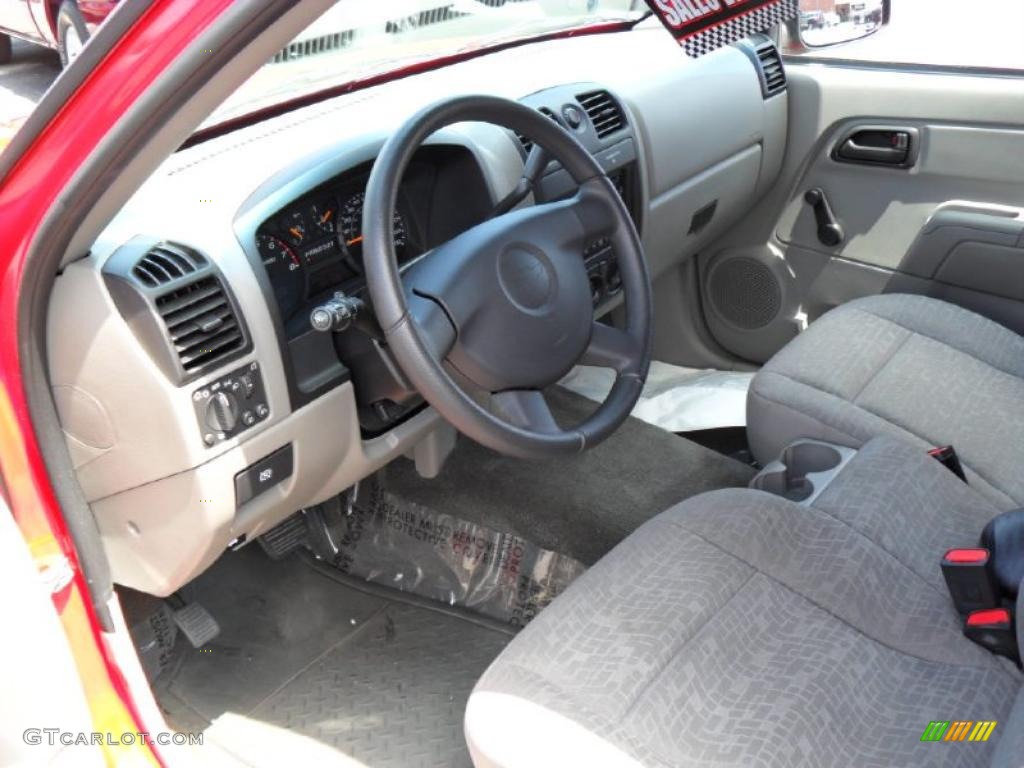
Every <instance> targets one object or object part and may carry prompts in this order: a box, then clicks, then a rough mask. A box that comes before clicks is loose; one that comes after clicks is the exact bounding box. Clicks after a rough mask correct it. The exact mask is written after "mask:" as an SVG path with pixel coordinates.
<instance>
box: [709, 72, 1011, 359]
mask: <svg viewBox="0 0 1024 768" xmlns="http://www.w3.org/2000/svg"><path fill="white" fill-rule="evenodd" d="M787 74H788V76H789V130H790V133H789V142H788V146H787V156H786V160H785V163H784V167H783V171H782V176H781V178H780V180H779V182H778V183H777V185H776V186H775V188H774V189H773V190H772V191H771V192H770V193H769V195H768V197H767V198H766V199H765V200H763V201H761V203H759V204H758V206H756V207H755V209H754V210H752V211H751V212H750V214H749V215H748V216H747V218H746V220H745V222H744V224H743V225H741V226H740V227H737V228H736V230H735V231H734V232H732V233H730V235H729V236H728V238H726V239H723V240H721V241H719V242H718V243H716V244H715V247H714V248H712V249H709V250H707V251H706V252H704V253H702V254H701V256H700V260H699V267H700V275H701V276H700V280H701V297H702V306H703V307H704V317H705V320H706V322H707V326H708V330H709V331H710V333H711V335H712V336H713V338H714V339H715V341H717V342H718V343H719V344H720V345H721V346H722V347H724V348H725V349H726V350H727V351H729V352H731V353H732V354H735V355H737V356H738V357H742V358H744V359H747V360H751V361H754V362H763V361H764V360H766V359H767V358H768V357H770V356H771V355H772V354H774V352H775V351H777V350H778V349H779V348H780V347H781V346H782V345H783V344H784V343H785V342H786V341H787V340H789V339H790V338H792V337H793V336H794V335H795V334H796V333H798V332H799V330H800V329H801V328H802V327H803V326H804V325H805V323H806V322H807V321H808V320H814V319H815V318H816V317H817V316H819V315H820V314H822V313H823V312H825V311H827V310H828V309H830V308H832V307H833V306H836V305H837V304H840V303H843V302H845V301H849V300H851V299H853V298H857V297H859V296H864V295H870V294H875V293H881V292H892V291H902V292H913V293H923V294H929V295H934V296H937V297H941V298H944V299H947V300H950V301H954V302H956V303H959V304H962V305H964V306H967V307H969V308H971V309H974V310H975V311H979V312H982V313H983V314H986V315H988V316H990V317H993V318H995V319H997V320H998V321H1000V322H1002V323H1004V324H1006V325H1008V326H1010V327H1012V328H1014V329H1016V330H1018V331H1019V332H1024V111H1022V109H1021V105H1022V104H1024V79H1021V78H1014V77H1006V76H999V77H997V76H986V75H984V74H978V73H971V74H967V73H965V74H949V73H937V72H927V71H923V70H921V71H914V70H896V69H885V68H884V67H874V66H859V65H853V64H849V63H845V64H822V63H811V62H803V61H800V62H793V61H789V62H787ZM880 127H881V128H886V129H900V130H905V131H907V132H908V135H909V137H910V140H911V142H912V143H913V146H912V152H910V153H909V154H908V162H907V163H905V165H907V166H909V167H901V166H895V165H885V164H880V163H879V164H860V163H851V162H844V161H843V159H842V158H837V157H835V154H836V150H837V147H838V146H841V145H842V144H843V142H845V140H846V138H848V137H849V136H850V135H851V134H857V132H858V131H861V130H864V129H873V128H880ZM862 138H864V139H865V140H866V141H868V142H876V143H877V137H872V136H870V135H868V136H864V137H862ZM815 188H820V189H821V190H822V191H823V192H824V194H825V197H826V198H827V201H828V203H829V205H830V207H831V209H832V211H833V213H834V215H835V219H836V221H837V223H838V224H839V226H840V227H841V229H842V231H843V239H842V241H841V242H839V243H832V242H829V238H827V237H820V236H819V220H818V219H816V216H815V210H814V207H813V206H812V205H811V204H809V203H808V201H807V199H806V198H805V195H806V193H807V192H808V190H811V189H815ZM731 260H743V263H744V264H747V265H750V264H751V261H753V262H758V263H760V264H761V265H762V266H763V267H764V269H763V270H762V271H761V272H762V273H761V274H758V273H757V272H756V271H754V270H749V271H746V272H744V271H742V270H739V269H734V270H726V269H723V268H722V264H723V263H728V262H730V261H731ZM769 273H770V275H771V276H773V278H774V279H770V277H769ZM727 274H736V275H739V276H740V277H739V282H738V283H737V284H736V285H735V286H734V288H735V290H734V293H735V296H736V302H738V301H739V300H740V299H742V300H743V301H753V302H761V303H767V304H768V305H770V307H771V308H773V309H775V308H777V311H775V312H774V314H773V315H772V316H771V317H770V319H764V318H762V322H759V323H757V324H754V323H749V322H746V323H745V322H742V320H743V319H744V318H743V316H742V315H741V314H737V313H730V312H729V311H721V307H722V306H723V305H725V304H727V302H723V301H722V299H721V298H720V297H722V296H727V295H728V289H729V286H728V285H723V283H722V279H721V275H727ZM765 285H767V286H768V288H767V289H765V288H764V287H763V286H765ZM765 290H767V291H769V292H770V293H771V297H772V299H771V301H770V302H765V301H763V299H764V297H765V296H766V295H767V294H766V293H764V291H765ZM716 297H719V298H718V299H717V300H716ZM736 302H734V303H736ZM766 317H767V316H766ZM754 325H756V326H757V327H752V326H754Z"/></svg>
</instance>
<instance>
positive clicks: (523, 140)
mask: <svg viewBox="0 0 1024 768" xmlns="http://www.w3.org/2000/svg"><path fill="white" fill-rule="evenodd" d="M537 111H538V112H540V113H541V114H542V115H544V116H545V117H548V118H550V119H552V120H554V121H555V122H556V123H559V125H561V123H560V122H559V120H558V115H556V114H555V113H554V112H553V111H552V110H550V109H548V108H547V107H541V108H540V109H539V110H537ZM516 138H517V139H519V143H520V144H521V145H522V147H523V149H524V150H525V151H526V154H530V150H531V149H533V142H532V141H531V140H530V139H528V138H527V137H526V136H524V135H523V134H521V133H519V132H518V131H516Z"/></svg>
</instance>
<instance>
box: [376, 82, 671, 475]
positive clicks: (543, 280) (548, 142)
mask: <svg viewBox="0 0 1024 768" xmlns="http://www.w3.org/2000/svg"><path fill="white" fill-rule="evenodd" d="M463 121H477V122H484V123H491V124H494V125H498V126H502V127H504V128H510V129H512V130H513V131H517V132H518V133H520V134H522V135H525V136H528V137H530V138H531V139H533V140H534V142H535V147H534V149H533V150H532V151H531V154H530V158H529V159H528V160H527V163H526V166H527V170H526V172H525V175H524V179H523V181H521V182H520V184H521V185H522V184H523V183H524V182H525V183H527V184H529V185H530V186H532V183H533V180H534V179H533V178H531V176H532V175H539V173H540V172H541V171H542V170H543V168H544V166H546V164H547V157H546V156H545V154H546V153H550V155H551V156H553V157H554V159H556V160H557V161H558V162H559V163H561V165H562V167H563V168H564V169H565V170H566V171H567V172H568V173H569V175H570V176H571V177H572V178H573V179H574V180H575V182H576V183H577V184H578V185H579V189H578V191H577V192H576V194H575V195H573V196H572V197H570V198H568V199H565V200H560V201H557V202H552V203H545V204H541V205H534V206H531V207H524V208H517V209H515V210H512V211H510V212H508V213H504V214H500V215H497V216H494V217H493V218H491V219H489V220H487V221H485V222H483V223H482V224H479V225H477V226H475V227H473V228H471V229H469V230H468V231H466V232H463V233H462V234H461V235H458V236H457V237H455V238H453V239H451V240H449V241H448V242H446V243H444V244H443V245H440V246H438V247H436V248H434V249H433V250H431V251H428V252H427V253H425V254H424V255H423V256H421V257H420V258H419V259H417V260H416V261H415V262H413V263H412V264H411V265H409V266H408V267H407V268H406V269H404V270H401V271H400V270H399V266H398V260H397V258H396V256H395V242H394V231H393V221H394V210H395V200H396V198H397V195H398V186H399V183H400V182H401V179H402V176H403V173H404V172H405V169H406V166H407V165H408V163H409V160H410V159H411V157H412V156H413V153H414V152H415V151H416V150H417V148H419V146H420V145H421V144H422V143H423V141H424V140H425V139H426V138H427V137H428V136H430V135H431V134H433V133H434V132H435V131H437V130H439V129H441V128H444V127H445V126H447V125H451V124H453V123H458V122H463ZM541 148H542V149H541ZM538 163H539V166H538ZM531 166H532V168H533V169H534V170H533V172H532V173H531V171H530V169H531ZM440 202H441V204H443V201H440ZM363 211H364V212H363V264H364V270H365V274H366V283H367V288H368V289H369V294H370V299H371V301H372V304H373V310H374V313H375V314H376V316H377V321H378V322H379V324H380V327H381V329H382V330H383V332H384V337H385V340H386V342H387V344H388V347H389V348H390V350H391V352H392V353H393V355H394V357H395V359H396V361H397V363H398V365H399V367H400V368H401V369H402V371H403V372H404V373H405V375H406V377H407V378H408V379H409V381H410V382H411V383H412V385H413V386H414V387H415V388H416V389H417V390H418V391H419V393H420V394H421V395H422V396H423V398H424V399H425V400H426V401H427V402H428V403H430V404H431V405H432V406H433V407H434V408H436V409H437V411H438V412H439V413H440V414H441V416H443V417H444V418H445V419H446V420H447V421H448V422H449V423H451V424H452V425H453V426H454V427H455V428H456V429H457V430H459V431H460V432H462V433H463V434H465V435H467V436H469V437H470V438H472V439H474V440H476V441H477V442H479V443H481V444H483V445H485V446H487V447H489V448H492V449H494V450H496V451H498V452H500V453H504V454H507V455H511V456H517V457H522V458H536V457H546V456H556V455H562V454H571V453H577V452H580V451H583V450H584V449H586V448H590V447H592V446H594V445H596V444H597V443H599V442H601V441H602V440H604V439H605V438H606V437H608V436H609V435H610V434H611V433H612V432H614V431H615V429H616V428H617V427H618V426H619V425H620V424H622V422H623V421H624V420H625V419H626V417H627V416H628V415H629V413H630V411H631V410H632V409H633V406H634V405H636V401H637V398H638V397H639V396H640V391H641V389H642V387H643V384H644V381H645V380H646V378H647V371H648V368H649V366H650V360H651V314H652V300H651V285H650V278H649V276H648V273H647V266H646V262H645V260H644V255H643V248H642V246H641V245H640V240H639V237H638V236H637V232H636V228H635V227H634V226H633V221H632V219H631V217H630V215H629V212H628V211H627V210H626V206H625V205H624V204H623V202H622V200H621V199H620V198H619V195H618V194H617V193H616V191H615V188H614V186H613V185H612V183H611V181H610V180H609V179H608V177H607V176H606V175H605V174H604V172H603V171H602V170H601V167H600V165H598V163H597V161H596V160H595V159H594V158H593V157H592V156H591V155H590V153H589V152H587V150H586V149H584V147H583V146H582V145H581V144H580V143H579V142H578V141H577V140H576V139H575V138H573V137H572V136H571V135H570V134H569V133H567V132H566V131H564V130H563V129H562V128H561V127H559V126H558V125H556V124H555V123H554V122H553V121H552V120H551V119H550V118H548V117H545V116H544V115H542V114H541V113H539V112H537V111H535V110H533V109H530V108H529V107H526V106H524V105H522V104H519V103H517V102H514V101H510V100H507V99H502V98H496V97H490V96H463V97H457V98H451V99H445V100H443V101H441V102H439V103H437V104H435V105H433V106H430V107H427V108H425V109H423V110H421V111H420V112H418V113H417V114H415V115H414V116H413V117H412V118H410V119H409V121H408V122H406V123H405V125H403V126H402V127H401V128H400V129H399V130H398V131H397V132H396V133H394V134H393V135H392V136H391V137H390V138H389V139H388V141H387V142H386V143H385V145H384V147H383V149H382V150H381V153H380V155H379V156H378V158H377V160H376V162H375V163H374V165H373V170H372V172H371V174H370V180H369V184H368V186H367V189H366V198H365V202H364V209H363ZM602 237H607V238H609V239H610V240H611V243H612V246H613V248H614V250H615V254H616V256H617V258H618V263H619V270H620V274H621V276H622V286H623V291H624V295H625V320H626V321H625V326H626V327H625V329H623V330H620V329H617V328H613V327H612V326H609V325H605V324H603V323H600V322H597V321H595V319H594V313H593V304H592V298H591V291H590V282H589V279H588V276H587V271H586V266H585V264H584V258H583V250H584V248H585V246H586V245H588V244H590V243H593V242H594V241H596V240H598V239H599V238H602ZM577 363H583V364H586V365H596V366H601V367H607V368H611V369H613V370H614V371H615V374H616V377H615V384H614V385H613V386H612V389H611V391H610V392H609V393H608V396H607V397H606V398H605V400H604V402H603V403H602V404H601V405H600V407H599V408H598V409H597V410H596V411H595V412H594V413H593V414H592V415H591V416H590V417H588V418H587V419H586V420H585V421H584V422H583V423H582V424H580V425H578V426H576V427H574V428H572V429H562V428H561V427H559V426H558V424H557V423H556V422H555V420H554V418H553V417H552V414H551V410H550V408H549V406H548V404H547V402H546V401H545V399H544V395H543V393H542V390H543V388H545V387H547V386H550V385H552V384H554V383H556V382H557V381H558V380H559V379H561V378H562V377H563V376H565V374H567V373H568V372H569V371H570V370H572V368H573V366H574V365H576V364H577Z"/></svg>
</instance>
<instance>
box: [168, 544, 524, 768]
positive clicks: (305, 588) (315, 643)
mask: <svg viewBox="0 0 1024 768" xmlns="http://www.w3.org/2000/svg"><path fill="white" fill-rule="evenodd" d="M187 596H188V597H189V599H198V600H199V601H200V602H201V603H202V604H203V605H204V606H205V607H206V608H207V609H208V610H209V611H210V612H211V613H212V614H213V615H214V617H215V618H216V619H217V620H218V622H219V623H220V625H221V634H220V636H219V637H218V638H216V639H215V640H213V641H212V642H211V643H209V644H208V645H207V646H206V647H205V648H203V649H202V650H195V649H193V648H192V647H191V646H189V645H188V643H187V642H185V641H184V639H183V638H179V641H178V644H177V646H176V648H175V652H176V653H177V654H178V658H177V659H176V660H175V662H173V663H172V665H171V666H170V667H169V668H168V669H167V671H166V672H165V673H164V674H163V675H161V677H160V678H158V679H157V681H156V683H155V685H154V690H155V691H156V694H157V700H158V701H159V703H160V705H161V707H162V708H163V709H164V711H165V713H166V714H167V716H168V719H169V721H170V722H171V723H172V724H173V725H175V726H176V727H178V728H179V729H181V730H185V731H193V732H194V731H198V730H204V731H205V744H204V746H203V747H201V748H199V749H200V750H201V751H205V752H206V753H207V755H205V756H209V755H216V756H218V757H220V756H221V755H223V754H224V753H226V754H228V755H230V756H231V757H232V758H233V759H234V760H235V761H236V763H237V764H241V765H246V766H279V765H284V764H295V765H301V764H305V763H306V762H308V761H313V762H315V763H316V764H317V765H329V766H334V765H337V766H354V765H363V766H367V768H391V766H396V767H397V766H413V767H415V766H425V767H432V766H438V767H440V766H469V765H470V762H469V754H468V752H467V751H466V747H465V741H464V738H463V736H462V714H463V711H464V709H465V704H466V699H467V698H468V696H469V692H470V690H472V687H473V684H474V683H475V682H476V680H477V679H478V678H479V677H480V675H481V674H482V673H483V671H484V669H485V668H486V667H487V665H488V664H489V663H490V662H491V660H492V659H493V658H494V657H495V656H497V655H498V653H499V652H500V651H501V649H502V648H503V647H504V646H505V644H506V643H507V642H508V640H509V639H510V635H509V634H508V633H507V632H501V631H496V630H494V629H491V628H489V627H487V626H481V625H480V624H478V623H471V622H468V621H465V620H463V619H460V618H458V617H457V616H452V615H446V614H443V613H440V612H437V611H433V610H428V609H425V608H421V607H417V606H415V605H409V604H403V603H401V602H395V601H391V600H388V599H385V598H382V597H380V596H377V595H370V594H365V593H363V592H360V591H356V590H353V589H350V588H348V587H346V586H344V585H343V584H340V583H338V582H337V581H335V580H332V579H330V578H326V577H324V576H323V575H322V574H321V573H319V572H318V571H317V570H315V569H314V568H311V567H310V566H309V565H308V564H307V563H306V562H305V561H304V559H303V558H302V557H301V556H299V555H292V556H289V557H287V558H285V559H283V560H280V561H273V560H270V559H269V558H268V557H266V556H265V555H264V553H263V552H262V551H261V550H259V549H258V548H257V547H248V548H246V549H243V550H241V551H239V552H235V553H229V554H227V555H225V556H224V557H222V558H221V559H220V560H219V561H218V562H217V563H216V564H215V565H214V566H213V567H212V568H211V569H210V570H209V571H207V572H206V573H204V574H203V575H202V576H201V577H200V578H199V579H197V580H196V582H193V584H192V585H190V586H189V588H188V590H187ZM211 724H212V725H211ZM207 747H209V749H207ZM353 761H355V762H353Z"/></svg>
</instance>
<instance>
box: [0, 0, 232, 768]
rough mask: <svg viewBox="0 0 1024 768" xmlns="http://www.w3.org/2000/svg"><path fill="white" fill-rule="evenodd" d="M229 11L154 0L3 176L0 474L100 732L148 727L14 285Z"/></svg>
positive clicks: (145, 751) (113, 750)
mask: <svg viewBox="0 0 1024 768" xmlns="http://www.w3.org/2000/svg"><path fill="white" fill-rule="evenodd" d="M231 4H232V0H155V2H153V4H152V6H151V7H150V8H149V9H148V10H147V11H146V12H145V13H144V14H143V15H142V16H141V17H140V18H139V19H138V20H137V21H136V22H135V24H133V25H132V26H131V27H130V28H128V30H127V31H126V32H125V33H124V34H123V35H122V37H121V38H120V39H119V40H118V41H117V43H116V44H114V45H113V46H112V47H111V49H110V50H109V51H108V52H107V53H106V55H105V56H104V57H103V58H102V60H101V61H100V62H99V64H98V65H97V66H96V67H95V68H94V69H93V70H92V71H91V72H90V73H89V74H88V75H87V76H86V77H85V79H84V80H83V81H82V83H81V85H80V86H79V87H78V88H77V89H76V90H75V91H73V92H72V93H71V94H70V96H69V97H68V98H67V100H66V101H65V103H64V105H63V106H62V107H61V109H60V110H59V111H58V112H57V113H56V114H55V116H54V118H53V120H51V121H50V122H49V124H47V125H45V126H44V127H42V129H41V130H40V131H39V132H38V134H37V135H36V136H34V137H33V138H32V141H31V143H29V144H28V145H27V146H25V147H24V149H23V151H22V154H21V156H20V157H19V158H17V159H16V161H15V162H14V164H13V165H12V166H11V167H10V171H9V172H8V173H7V175H6V176H5V178H3V179H0V222H3V226H2V227H0V473H2V477H3V481H4V482H3V485H4V486H5V487H6V490H7V493H8V495H9V497H10V498H9V499H8V501H9V506H10V508H11V510H12V512H13V514H14V517H15V519H16V521H17V523H18V525H19V527H20V529H21V531H22V534H23V535H24V536H25V539H26V541H27V542H28V544H29V547H30V550H31V552H32V555H33V557H34V558H35V560H36V563H37V565H38V566H39V568H40V571H41V572H45V571H46V570H47V569H48V568H55V567H62V568H67V567H69V568H70V573H71V574H72V578H71V579H70V581H67V580H64V585H63V587H62V588H60V589H59V590H58V591H56V592H54V604H55V608H56V610H57V611H58V613H59V615H60V618H61V621H62V624H63V626H64V629H65V632H66V633H67V636H68V641H69V644H70V647H71V651H72V654H73V655H74V657H75V661H76V664H77V665H78V669H79V672H80V673H81V676H82V683H83V686H84V689H85V692H86V697H87V699H88V701H89V706H90V709H91V713H92V716H93V722H94V726H95V730H97V731H100V732H111V733H114V734H118V733H129V732H131V733H138V732H145V731H148V730H149V729H148V728H147V727H146V725H145V723H143V722H141V718H140V716H139V708H138V707H137V706H136V705H135V702H134V701H133V698H132V695H131V692H130V691H129V688H128V685H127V683H126V681H125V679H124V676H123V675H122V674H121V673H120V671H119V669H118V667H117V664H116V662H115V660H114V658H113V656H112V654H111V651H110V648H109V646H108V644H107V643H106V641H105V639H104V636H103V633H102V631H101V628H100V625H99V622H98V620H97V616H96V613H95V611H94V610H93V607H92V604H91V602H90V599H89V590H88V586H87V585H86V582H85V579H84V577H83V575H82V571H81V568H80V565H79V561H78V558H77V556H76V553H75V548H74V544H73V542H72V540H71V538H70V536H69V534H68V529H67V526H66V525H65V522H64V519H63V516H62V513H61V509H60V506H59V505H58V503H57V497H56V494H55V491H54V488H53V486H52V484H51V481H50V477H49V475H48V472H47V469H46V466H45V464H44V461H43V457H42V454H41V452H40V448H39V444H38V442H37V439H36V434H35V431H34V429H33V426H32V419H31V415H30V412H29V405H28V400H27V398H26V386H25V382H24V380H23V377H22V361H21V358H20V350H19V337H20V333H19V331H20V329H19V307H20V304H21V298H22V284H23V280H24V278H25V275H26V270H27V269H28V266H29V265H28V256H29V253H30V250H31V247H32V244H33V242H34V241H35V240H36V238H37V236H38V234H39V232H40V225H41V222H42V220H43V217H44V215H46V213H47V212H48V211H50V210H51V209H52V208H53V207H54V205H55V204H56V203H57V199H58V196H59V195H60V193H61V192H62V191H63V190H64V189H65V188H66V187H67V186H68V184H69V183H70V182H71V180H72V178H73V177H74V175H75V174H76V172H77V171H78V170H79V169H80V168H81V167H82V166H83V164H84V163H85V162H86V160H87V159H89V158H90V156H91V155H92V154H93V153H94V152H95V151H96V149H97V147H98V145H99V143H100V142H101V140H102V139H103V138H104V136H106V135H107V134H108V133H109V132H110V131H111V130H112V129H113V127H114V126H115V125H117V124H118V122H119V121H120V120H121V119H122V118H124V117H125V115H126V113H127V111H128V110H129V108H130V107H131V106H132V105H133V104H135V102H136V101H137V100H138V99H139V98H140V97H141V96H142V95H143V94H145V93H146V92H147V90H148V89H149V88H151V87H152V86H153V84H154V82H155V81H156V80H157V79H158V78H159V77H160V76H161V75H162V74H163V73H164V72H165V71H166V70H167V68H168V67H169V66H170V65H171V63H172V62H173V61H174V60H175V59H176V58H177V57H178V56H179V54H180V53H181V52H182V51H183V50H185V49H186V48H187V47H188V46H189V45H190V44H191V43H192V42H194V41H195V39H196V38H197V37H198V36H199V35H200V34H202V33H203V32H204V31H205V30H207V29H208V28H209V27H210V25H211V24H213V23H214V22H215V21H216V20H217V19H218V18H219V17H220V16H221V14H222V13H224V11H225V10H226V9H227V8H228V7H230V6H231ZM11 150H14V146H13V145H12V146H11V147H10V148H9V151H11ZM5 159H6V160H9V159H10V158H5ZM51 573H52V572H51ZM146 695H148V693H147V694H146ZM106 749H107V759H108V761H109V762H110V763H111V764H115V763H117V762H120V761H121V760H122V759H134V760H135V761H138V759H139V758H140V757H142V758H143V760H144V761H146V762H154V761H158V757H157V756H156V753H155V751H154V750H153V749H152V746H151V745H148V744H141V745H140V744H138V743H136V744H134V745H132V746H126V745H121V746H107V747H106Z"/></svg>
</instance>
